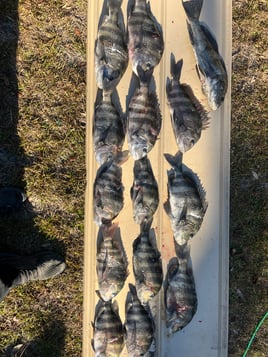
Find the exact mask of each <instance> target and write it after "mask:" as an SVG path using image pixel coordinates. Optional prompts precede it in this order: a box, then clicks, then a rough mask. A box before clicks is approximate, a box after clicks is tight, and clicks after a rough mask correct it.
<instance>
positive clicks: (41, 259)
mask: <svg viewBox="0 0 268 357" xmlns="http://www.w3.org/2000/svg"><path fill="white" fill-rule="evenodd" d="M0 265H1V266H2V267H3V266H6V269H10V270H12V271H13V272H14V270H15V271H17V276H16V277H15V276H14V279H13V281H12V283H11V286H10V287H15V286H17V285H21V284H24V283H27V282H28V281H32V280H46V279H50V278H53V277H55V276H56V275H59V274H60V273H62V272H63V271H64V269H65V267H66V264H65V262H64V259H63V258H62V257H61V256H59V255H57V254H56V253H54V252H52V251H49V250H46V251H42V252H38V253H36V254H33V255H29V256H20V255H15V254H6V253H0ZM7 273H8V271H7Z"/></svg>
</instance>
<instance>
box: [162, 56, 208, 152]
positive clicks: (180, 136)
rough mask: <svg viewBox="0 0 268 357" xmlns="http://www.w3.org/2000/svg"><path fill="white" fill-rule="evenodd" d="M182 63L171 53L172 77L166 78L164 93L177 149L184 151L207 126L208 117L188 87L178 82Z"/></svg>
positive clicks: (198, 137)
mask: <svg viewBox="0 0 268 357" xmlns="http://www.w3.org/2000/svg"><path fill="white" fill-rule="evenodd" d="M182 64H183V61H182V60H180V61H178V62H176V60H175V57H174V55H173V54H171V60H170V71H171V76H172V79H171V80H170V79H169V78H167V84H166V93H167V99H168V104H169V108H170V115H171V123H172V128H173V132H174V135H175V139H176V142H177V145H178V148H179V150H180V151H181V152H183V153H184V152H186V151H188V150H190V149H191V148H192V147H193V146H194V145H195V144H196V143H197V141H198V140H199V139H200V136H201V132H202V130H203V129H205V128H207V124H208V117H207V115H206V112H205V110H204V109H203V108H202V106H201V104H200V103H198V101H197V99H196V98H195V97H194V95H193V93H192V91H191V89H190V87H189V86H188V85H186V84H181V83H180V76H181V70H182Z"/></svg>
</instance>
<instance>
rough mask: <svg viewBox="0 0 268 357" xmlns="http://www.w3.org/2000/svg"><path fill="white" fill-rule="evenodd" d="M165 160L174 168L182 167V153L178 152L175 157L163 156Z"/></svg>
mask: <svg viewBox="0 0 268 357" xmlns="http://www.w3.org/2000/svg"><path fill="white" fill-rule="evenodd" d="M164 156H165V159H166V160H167V162H168V163H169V164H170V165H171V166H172V167H174V168H177V167H179V168H180V167H181V165H182V156H183V155H182V152H180V151H178V152H177V154H176V155H175V156H173V155H171V154H166V153H165V154H164Z"/></svg>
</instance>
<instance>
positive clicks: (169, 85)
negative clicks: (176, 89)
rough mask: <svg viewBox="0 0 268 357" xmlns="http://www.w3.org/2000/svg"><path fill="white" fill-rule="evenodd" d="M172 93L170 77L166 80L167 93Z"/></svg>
mask: <svg viewBox="0 0 268 357" xmlns="http://www.w3.org/2000/svg"><path fill="white" fill-rule="evenodd" d="M171 91H172V83H171V79H170V78H169V77H167V80H166V92H167V94H169V93H170V92H171Z"/></svg>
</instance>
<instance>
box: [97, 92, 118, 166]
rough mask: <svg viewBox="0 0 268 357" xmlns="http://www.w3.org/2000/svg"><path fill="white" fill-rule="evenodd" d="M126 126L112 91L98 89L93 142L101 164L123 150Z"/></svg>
mask: <svg viewBox="0 0 268 357" xmlns="http://www.w3.org/2000/svg"><path fill="white" fill-rule="evenodd" d="M124 140H125V128H124V122H123V118H122V115H121V113H119V111H118V110H117V108H116V106H115V105H114V103H113V100H112V93H111V92H106V91H101V90H99V91H98V94H97V99H96V103H95V112H94V122H93V142H94V151H95V156H96V160H97V161H98V163H99V164H103V163H104V162H105V161H109V160H111V159H112V158H113V157H114V156H115V155H116V154H117V153H118V152H119V151H121V150H122V147H123V144H124Z"/></svg>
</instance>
